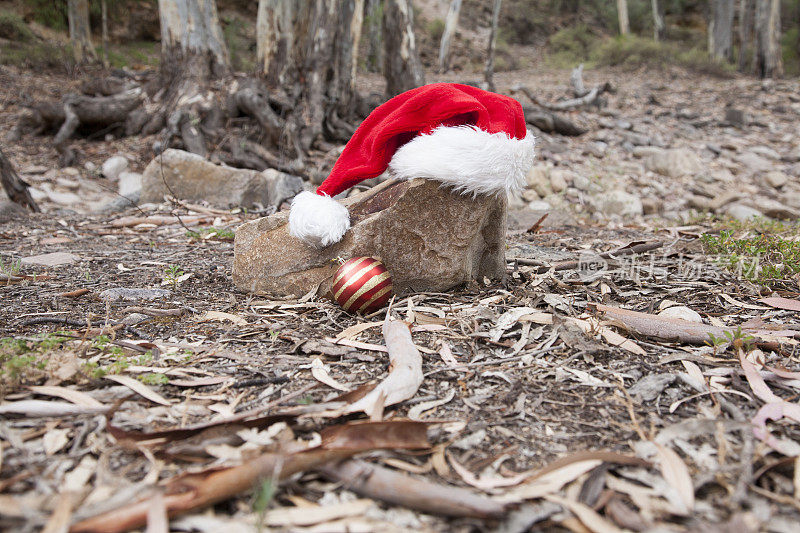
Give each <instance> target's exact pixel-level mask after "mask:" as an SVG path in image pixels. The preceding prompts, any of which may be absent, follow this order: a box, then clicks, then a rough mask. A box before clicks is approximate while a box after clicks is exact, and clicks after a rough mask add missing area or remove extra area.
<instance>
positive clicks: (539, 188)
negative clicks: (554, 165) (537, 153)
mask: <svg viewBox="0 0 800 533" xmlns="http://www.w3.org/2000/svg"><path fill="white" fill-rule="evenodd" d="M526 179H527V181H528V187H529V188H531V189H533V190H534V191H536V194H538V195H539V196H540V197H542V198H544V197H545V196H549V195H551V194H553V188H552V186H551V185H550V167H549V166H548V165H535V166H534V167H533V168H531V169H530V171H529V172H528V175H527V176H526Z"/></svg>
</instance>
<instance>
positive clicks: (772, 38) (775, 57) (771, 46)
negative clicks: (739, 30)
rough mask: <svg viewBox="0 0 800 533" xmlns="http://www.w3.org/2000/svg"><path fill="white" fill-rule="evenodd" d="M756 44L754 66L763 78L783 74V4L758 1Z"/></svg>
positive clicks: (773, 1) (763, 0)
mask: <svg viewBox="0 0 800 533" xmlns="http://www.w3.org/2000/svg"><path fill="white" fill-rule="evenodd" d="M755 33H756V39H755V41H756V43H755V54H754V66H755V71H756V74H757V75H758V76H759V77H761V78H775V77H779V76H781V75H782V74H783V60H782V58H781V42H780V40H781V2H780V0H756V32H755Z"/></svg>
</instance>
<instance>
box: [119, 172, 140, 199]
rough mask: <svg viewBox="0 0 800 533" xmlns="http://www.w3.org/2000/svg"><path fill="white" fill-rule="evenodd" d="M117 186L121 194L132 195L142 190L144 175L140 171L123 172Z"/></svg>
mask: <svg viewBox="0 0 800 533" xmlns="http://www.w3.org/2000/svg"><path fill="white" fill-rule="evenodd" d="M117 188H118V191H119V194H120V195H121V196H127V197H130V196H132V195H134V194H141V192H142V175H141V174H139V173H138V172H122V173H121V174H120V175H119V183H117Z"/></svg>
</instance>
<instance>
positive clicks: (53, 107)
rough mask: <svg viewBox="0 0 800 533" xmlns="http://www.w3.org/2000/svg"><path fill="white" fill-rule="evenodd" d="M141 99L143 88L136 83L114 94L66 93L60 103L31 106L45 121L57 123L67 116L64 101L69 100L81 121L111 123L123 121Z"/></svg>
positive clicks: (92, 123)
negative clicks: (128, 88)
mask: <svg viewBox="0 0 800 533" xmlns="http://www.w3.org/2000/svg"><path fill="white" fill-rule="evenodd" d="M143 102H144V91H142V89H141V88H138V87H137V88H135V89H131V90H129V91H125V92H123V93H120V94H115V95H113V96H86V95H83V94H75V95H68V96H66V97H65V98H64V101H63V102H62V103H56V102H48V103H42V104H38V105H36V106H34V109H35V110H36V111H37V112H38V113H39V116H40V117H41V119H42V120H43V121H44V122H46V123H48V124H51V125H54V126H56V125H59V124H61V123H63V122H64V120H66V118H67V116H66V112H65V110H64V104H66V103H69V104H70V105H71V106H72V109H73V111H74V112H75V115H76V116H77V117H78V120H79V121H80V123H81V124H85V125H90V126H110V125H111V124H117V123H120V124H122V123H124V122H125V120H126V119H127V118H128V114H129V113H130V112H131V111H133V110H134V109H136V108H137V107H139V106H140V105H142V103H143Z"/></svg>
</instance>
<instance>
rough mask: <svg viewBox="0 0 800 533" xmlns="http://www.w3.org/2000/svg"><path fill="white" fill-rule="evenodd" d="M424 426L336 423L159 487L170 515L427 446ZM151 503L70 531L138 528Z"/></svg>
mask: <svg viewBox="0 0 800 533" xmlns="http://www.w3.org/2000/svg"><path fill="white" fill-rule="evenodd" d="M401 426H402V427H401ZM426 431H427V424H424V423H421V422H410V421H403V422H381V423H377V424H371V423H366V424H364V423H361V424H346V425H344V426H335V427H333V428H329V429H327V430H325V431H323V432H322V444H320V445H319V446H316V447H314V448H310V449H306V450H302V451H299V452H294V453H289V452H284V453H265V454H262V455H260V456H258V457H256V458H255V459H252V460H248V461H247V462H245V463H244V464H241V465H238V466H234V467H230V468H222V469H220V468H211V469H208V470H206V471H203V472H199V473H194V474H185V475H180V476H177V477H175V478H172V479H170V480H167V481H166V482H165V483H162V484H161V487H160V488H162V489H163V491H164V506H165V508H166V512H167V514H168V515H169V516H170V517H173V516H176V515H180V514H183V513H186V512H189V511H192V510H195V509H200V508H203V507H207V506H209V505H213V504H215V503H217V502H221V501H224V500H227V499H229V498H231V497H233V496H236V495H237V494H240V493H243V492H247V491H250V490H252V489H253V487H254V486H256V484H257V483H258V482H259V481H260V480H262V479H267V478H273V479H276V480H283V479H286V478H288V477H290V476H292V475H294V474H296V473H298V472H305V471H307V470H312V469H315V468H319V467H320V466H322V465H324V464H326V463H330V462H334V461H341V460H343V459H346V458H348V457H351V456H353V455H355V454H357V453H359V452H364V451H370V450H376V449H404V448H405V449H412V448H427V447H429V446H430V444H429V442H428V439H427V435H426ZM150 505H151V498H150V495H149V494H148V495H145V496H144V497H142V498H141V499H139V500H137V501H134V502H133V503H130V504H128V505H125V506H123V507H120V508H118V509H113V510H111V511H108V512H105V513H102V514H100V515H97V516H94V517H92V518H87V519H85V520H82V521H80V522H78V523H77V524H74V525H73V526H72V527H71V528H70V532H72V533H95V532H101V531H102V532H104V533H116V532H122V531H128V530H131V529H135V528H140V527H142V526H143V525H145V523H146V522H147V513H148V509H149V507H150Z"/></svg>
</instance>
